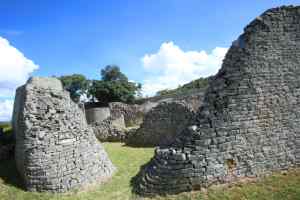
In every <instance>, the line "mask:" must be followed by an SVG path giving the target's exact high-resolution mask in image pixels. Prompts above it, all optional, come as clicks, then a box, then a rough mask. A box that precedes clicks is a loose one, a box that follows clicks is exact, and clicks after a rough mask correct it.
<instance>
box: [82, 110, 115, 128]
mask: <svg viewBox="0 0 300 200" xmlns="http://www.w3.org/2000/svg"><path fill="white" fill-rule="evenodd" d="M85 115H86V120H87V122H88V124H91V123H95V122H97V123H99V122H102V121H103V120H105V119H107V118H109V117H110V116H111V114H110V109H109V108H108V107H98V108H88V109H86V110H85Z"/></svg>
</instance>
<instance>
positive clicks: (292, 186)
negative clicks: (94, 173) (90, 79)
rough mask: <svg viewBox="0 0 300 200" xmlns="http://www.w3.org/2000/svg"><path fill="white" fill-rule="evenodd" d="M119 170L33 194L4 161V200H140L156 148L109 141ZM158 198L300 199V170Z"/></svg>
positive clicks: (0, 183) (0, 179) (0, 168)
mask: <svg viewBox="0 0 300 200" xmlns="http://www.w3.org/2000/svg"><path fill="white" fill-rule="evenodd" d="M104 146H105V149H106V150H107V152H108V154H109V156H110V158H111V160H112V162H113V163H114V164H115V165H116V166H117V168H118V172H116V174H115V175H114V176H113V178H112V179H111V180H110V181H109V182H107V183H105V184H103V185H98V186H94V187H93V188H90V189H89V190H88V191H73V192H70V193H68V194H56V195H54V194H47V193H32V192H26V191H24V190H23V189H22V184H21V181H20V178H19V177H18V176H17V172H16V169H15V166H14V162H13V161H5V162H2V163H1V164H0V200H44V199H46V200H56V199H59V200H60V199H62V200H129V199H132V200H140V199H142V198H139V197H137V196H135V195H134V194H132V193H131V186H130V180H131V178H132V177H134V176H135V175H136V174H137V173H138V171H139V168H140V166H141V165H143V164H145V163H146V162H147V161H149V159H150V158H151V157H152V155H153V148H131V147H126V146H123V145H122V144H120V143H105V144H104ZM154 199H155V200H202V199H206V200H300V169H294V170H290V171H288V172H287V173H276V174H274V175H272V176H269V177H267V178H264V179H261V180H259V181H256V182H253V183H239V184H235V185H234V186H231V187H214V188H210V189H208V190H207V191H206V192H190V193H183V194H180V195H176V196H166V197H157V198H154Z"/></svg>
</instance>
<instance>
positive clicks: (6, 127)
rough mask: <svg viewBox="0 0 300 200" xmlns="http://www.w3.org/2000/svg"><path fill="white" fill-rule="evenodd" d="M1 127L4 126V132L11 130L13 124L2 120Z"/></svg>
mask: <svg viewBox="0 0 300 200" xmlns="http://www.w3.org/2000/svg"><path fill="white" fill-rule="evenodd" d="M0 128H3V131H4V132H8V131H11V124H10V123H9V122H0Z"/></svg>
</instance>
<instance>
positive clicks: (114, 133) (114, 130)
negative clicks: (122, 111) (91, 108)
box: [91, 115, 126, 142]
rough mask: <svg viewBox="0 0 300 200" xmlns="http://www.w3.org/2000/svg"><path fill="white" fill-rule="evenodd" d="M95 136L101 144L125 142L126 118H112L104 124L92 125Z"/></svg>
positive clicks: (104, 121) (121, 116)
mask: <svg viewBox="0 0 300 200" xmlns="http://www.w3.org/2000/svg"><path fill="white" fill-rule="evenodd" d="M91 127H92V128H93V130H94V134H95V136H96V137H97V138H98V140H100V141H101V142H123V141H124V139H125V137H126V133H125V132H126V127H125V122H124V116H123V115H120V116H114V117H113V116H110V117H109V118H107V119H105V120H103V121H102V122H94V123H92V124H91Z"/></svg>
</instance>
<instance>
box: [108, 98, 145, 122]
mask: <svg viewBox="0 0 300 200" xmlns="http://www.w3.org/2000/svg"><path fill="white" fill-rule="evenodd" d="M109 108H110V111H111V115H112V116H113V117H114V116H119V115H123V116H124V120H125V125H126V127H131V126H137V125H140V124H141V123H142V122H143V117H144V113H143V111H142V110H141V106H140V105H137V104H133V105H129V104H125V103H121V102H112V103H110V104H109Z"/></svg>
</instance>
